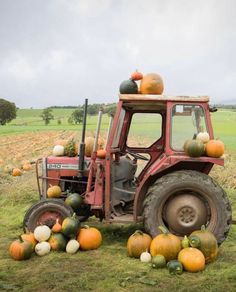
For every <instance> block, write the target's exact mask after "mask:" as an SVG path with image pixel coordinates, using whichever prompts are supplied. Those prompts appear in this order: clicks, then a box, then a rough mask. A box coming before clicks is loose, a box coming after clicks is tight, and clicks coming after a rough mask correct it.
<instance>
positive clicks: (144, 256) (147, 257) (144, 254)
mask: <svg viewBox="0 0 236 292" xmlns="http://www.w3.org/2000/svg"><path fill="white" fill-rule="evenodd" d="M151 260H152V256H151V255H150V253H149V252H147V251H145V252H142V253H141V255H140V261H141V262H143V263H149V262H150V261H151Z"/></svg>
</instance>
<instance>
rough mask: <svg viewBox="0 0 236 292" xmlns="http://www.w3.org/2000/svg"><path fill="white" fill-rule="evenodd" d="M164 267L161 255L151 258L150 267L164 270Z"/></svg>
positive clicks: (164, 262)
mask: <svg viewBox="0 0 236 292" xmlns="http://www.w3.org/2000/svg"><path fill="white" fill-rule="evenodd" d="M165 266H166V259H165V257H164V256H163V255H162V254H157V255H156V256H154V257H153V258H152V267H153V268H155V269H160V268H164V267H165Z"/></svg>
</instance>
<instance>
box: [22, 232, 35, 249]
mask: <svg viewBox="0 0 236 292" xmlns="http://www.w3.org/2000/svg"><path fill="white" fill-rule="evenodd" d="M21 238H22V240H24V241H28V242H30V243H31V245H32V247H33V249H34V248H35V246H36V244H37V243H38V241H37V240H36V239H35V237H34V234H33V233H32V232H27V233H24V234H22V235H21Z"/></svg>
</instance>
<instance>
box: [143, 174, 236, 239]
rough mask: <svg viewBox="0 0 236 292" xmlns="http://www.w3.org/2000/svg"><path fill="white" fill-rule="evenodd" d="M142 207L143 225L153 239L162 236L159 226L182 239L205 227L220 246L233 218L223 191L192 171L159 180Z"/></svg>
mask: <svg viewBox="0 0 236 292" xmlns="http://www.w3.org/2000/svg"><path fill="white" fill-rule="evenodd" d="M143 207H144V209H143V218H144V226H145V229H146V231H147V232H148V233H149V234H150V235H151V236H153V237H154V236H156V235H157V234H159V233H160V231H159V229H158V226H160V225H164V226H166V227H167V228H168V229H169V230H170V232H172V233H173V234H175V235H177V236H181V237H182V236H184V235H189V234H190V233H191V232H192V231H194V230H198V229H200V228H201V226H202V225H205V226H206V228H207V229H208V230H210V231H211V232H213V233H214V235H215V236H216V238H217V241H218V244H221V243H222V242H223V241H224V240H225V239H226V237H227V234H228V232H229V229H230V223H231V219H232V214H231V206H230V203H229V200H228V198H227V195H226V193H225V192H224V190H223V189H222V188H221V187H220V186H219V185H218V184H217V183H216V182H214V181H213V179H212V178H211V177H210V176H208V175H206V174H204V173H200V172H198V171H192V170H181V171H176V172H173V173H170V174H167V175H165V176H163V177H161V178H160V179H158V180H157V181H156V182H155V183H154V184H153V185H152V186H151V187H150V188H149V189H148V193H147V197H146V199H145V201H144V205H143Z"/></svg>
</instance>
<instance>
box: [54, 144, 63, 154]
mask: <svg viewBox="0 0 236 292" xmlns="http://www.w3.org/2000/svg"><path fill="white" fill-rule="evenodd" d="M64 151H65V148H64V146H62V145H56V146H54V148H53V150H52V154H53V155H54V156H63V155H64Z"/></svg>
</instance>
